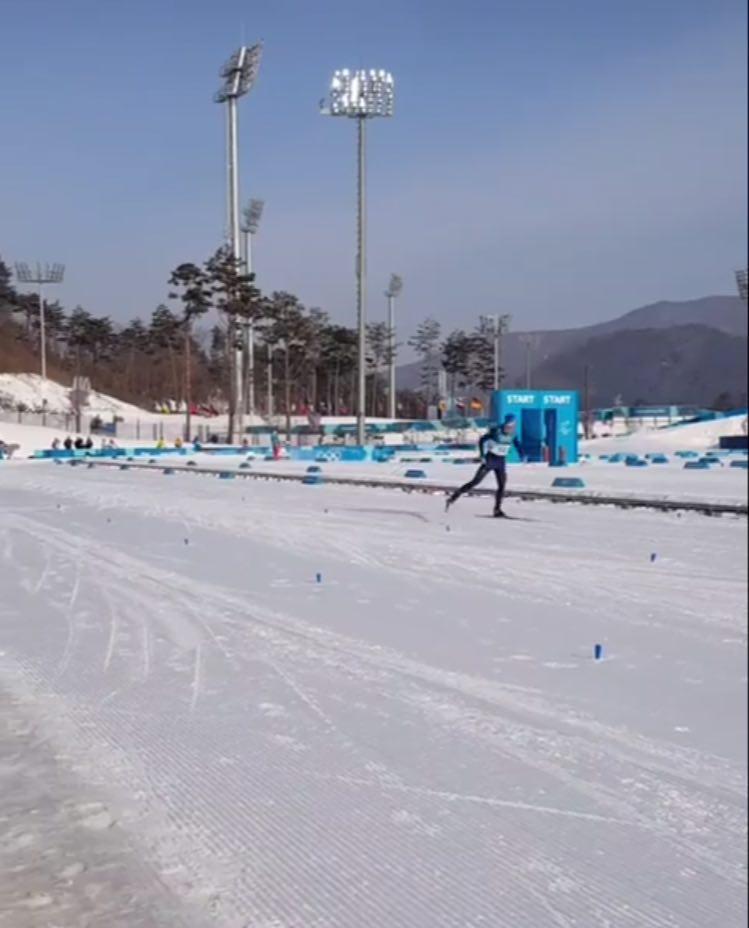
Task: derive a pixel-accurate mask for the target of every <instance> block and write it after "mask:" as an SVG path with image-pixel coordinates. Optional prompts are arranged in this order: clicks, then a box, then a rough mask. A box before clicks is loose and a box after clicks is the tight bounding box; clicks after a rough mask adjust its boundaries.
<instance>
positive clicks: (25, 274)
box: [16, 262, 65, 380]
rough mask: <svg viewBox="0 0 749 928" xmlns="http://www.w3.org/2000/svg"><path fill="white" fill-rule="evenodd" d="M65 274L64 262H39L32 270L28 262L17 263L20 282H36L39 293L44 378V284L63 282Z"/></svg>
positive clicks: (45, 338) (45, 366)
mask: <svg viewBox="0 0 749 928" xmlns="http://www.w3.org/2000/svg"><path fill="white" fill-rule="evenodd" d="M64 276H65V265H64V264H44V265H42V264H39V263H37V265H36V269H35V270H33V271H32V270H31V268H30V267H29V266H28V264H25V263H24V262H19V263H18V264H16V277H17V278H18V281H19V283H23V284H36V286H37V288H38V293H39V342H40V345H39V354H40V357H41V374H42V380H46V379H47V331H46V318H45V311H44V289H43V288H44V285H45V284H61V283H62V279H63V277H64Z"/></svg>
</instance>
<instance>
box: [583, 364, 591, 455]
mask: <svg viewBox="0 0 749 928" xmlns="http://www.w3.org/2000/svg"><path fill="white" fill-rule="evenodd" d="M583 382H584V385H583V406H584V410H583V434H584V435H585V437H586V438H590V364H586V365H585V369H584V371H583Z"/></svg>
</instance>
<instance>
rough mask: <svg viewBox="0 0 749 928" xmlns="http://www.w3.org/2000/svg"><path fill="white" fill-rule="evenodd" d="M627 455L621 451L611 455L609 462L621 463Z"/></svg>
mask: <svg viewBox="0 0 749 928" xmlns="http://www.w3.org/2000/svg"><path fill="white" fill-rule="evenodd" d="M626 457H627V456H626V454H622V453H621V452H617V453H616V454H612V455H611V457H610V458H609V464H621V463H622V461H623V460H625V458H626Z"/></svg>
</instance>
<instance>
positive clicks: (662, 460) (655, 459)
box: [647, 454, 668, 464]
mask: <svg viewBox="0 0 749 928" xmlns="http://www.w3.org/2000/svg"><path fill="white" fill-rule="evenodd" d="M647 457H648V460H649V461H650V463H651V464H668V457H667V456H666V455H665V454H649V455H647Z"/></svg>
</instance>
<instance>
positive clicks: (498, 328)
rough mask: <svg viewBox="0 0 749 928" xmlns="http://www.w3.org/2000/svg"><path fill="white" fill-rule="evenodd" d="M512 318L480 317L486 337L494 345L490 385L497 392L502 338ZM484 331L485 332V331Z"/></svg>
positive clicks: (500, 379)
mask: <svg viewBox="0 0 749 928" xmlns="http://www.w3.org/2000/svg"><path fill="white" fill-rule="evenodd" d="M511 318H512V317H511V316H509V315H507V314H505V315H504V316H499V315H496V314H495V315H494V316H482V317H481V319H482V320H483V324H484V326H486V329H488V330H489V331H488V333H487V334H488V336H489V337H490V338H491V340H492V343H493V345H494V373H493V376H492V384H493V388H494V390H499V388H500V385H501V382H502V338H503V337H504V335H505V333H506V332H507V330H508V329H509V327H510V319H511ZM486 329H485V331H486Z"/></svg>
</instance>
